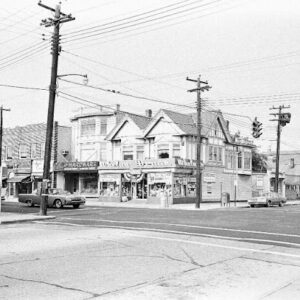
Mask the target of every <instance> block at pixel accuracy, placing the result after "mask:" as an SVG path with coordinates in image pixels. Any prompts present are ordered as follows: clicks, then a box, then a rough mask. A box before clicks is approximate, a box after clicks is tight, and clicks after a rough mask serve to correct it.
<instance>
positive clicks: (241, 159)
mask: <svg viewBox="0 0 300 300" xmlns="http://www.w3.org/2000/svg"><path fill="white" fill-rule="evenodd" d="M242 167H243V153H242V151H239V152H238V168H239V169H242Z"/></svg>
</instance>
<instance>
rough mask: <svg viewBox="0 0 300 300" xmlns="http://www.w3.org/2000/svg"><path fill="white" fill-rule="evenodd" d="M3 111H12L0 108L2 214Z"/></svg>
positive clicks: (0, 195) (0, 192)
mask: <svg viewBox="0 0 300 300" xmlns="http://www.w3.org/2000/svg"><path fill="white" fill-rule="evenodd" d="M3 111H10V109H9V108H3V106H2V105H1V106H0V198H1V200H0V212H1V201H2V136H3Z"/></svg>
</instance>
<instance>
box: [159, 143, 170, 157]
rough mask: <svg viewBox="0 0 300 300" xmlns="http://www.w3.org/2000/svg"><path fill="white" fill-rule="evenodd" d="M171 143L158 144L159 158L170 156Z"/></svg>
mask: <svg viewBox="0 0 300 300" xmlns="http://www.w3.org/2000/svg"><path fill="white" fill-rule="evenodd" d="M169 151H170V150H169V144H159V145H157V155H158V158H169V157H170V156H169V155H170V154H169Z"/></svg>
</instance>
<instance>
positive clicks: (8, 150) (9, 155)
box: [6, 146, 13, 159]
mask: <svg viewBox="0 0 300 300" xmlns="http://www.w3.org/2000/svg"><path fill="white" fill-rule="evenodd" d="M12 158H13V153H12V147H11V146H7V147H6V159H12Z"/></svg>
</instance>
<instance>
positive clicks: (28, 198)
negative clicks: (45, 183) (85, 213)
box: [19, 188, 85, 208]
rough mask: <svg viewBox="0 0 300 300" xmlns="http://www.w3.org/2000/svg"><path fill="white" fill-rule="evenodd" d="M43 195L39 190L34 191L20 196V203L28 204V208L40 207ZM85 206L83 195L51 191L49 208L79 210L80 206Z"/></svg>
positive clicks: (53, 189) (55, 189)
mask: <svg viewBox="0 0 300 300" xmlns="http://www.w3.org/2000/svg"><path fill="white" fill-rule="evenodd" d="M41 198H42V196H41V194H40V193H39V192H38V190H34V191H33V192H32V193H31V194H19V202H21V203H26V204H27V205H28V206H34V205H40V204H41ZM84 204H85V197H84V196H81V195H74V194H71V193H70V192H68V191H65V190H63V189H58V188H52V189H49V194H48V206H49V207H55V208H62V207H64V206H65V205H71V206H73V207H74V208H79V206H80V205H84Z"/></svg>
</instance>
